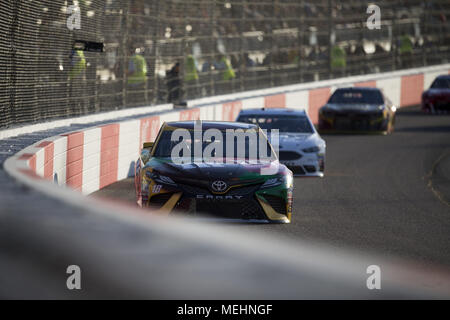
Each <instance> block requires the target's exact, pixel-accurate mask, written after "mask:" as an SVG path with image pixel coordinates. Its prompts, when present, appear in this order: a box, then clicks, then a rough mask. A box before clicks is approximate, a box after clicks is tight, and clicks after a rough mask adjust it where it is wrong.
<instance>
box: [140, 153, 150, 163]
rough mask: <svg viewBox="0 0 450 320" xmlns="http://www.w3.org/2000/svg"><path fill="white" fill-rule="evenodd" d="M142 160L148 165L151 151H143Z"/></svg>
mask: <svg viewBox="0 0 450 320" xmlns="http://www.w3.org/2000/svg"><path fill="white" fill-rule="evenodd" d="M141 160H142V162H143V163H144V164H146V163H147V162H148V160H150V151H149V150H148V149H142V151H141Z"/></svg>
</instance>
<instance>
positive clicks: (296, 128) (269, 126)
mask: <svg viewBox="0 0 450 320" xmlns="http://www.w3.org/2000/svg"><path fill="white" fill-rule="evenodd" d="M237 121H238V122H246V123H253V124H257V125H259V127H260V128H261V129H266V130H273V129H278V130H279V131H280V132H295V133H314V130H313V128H312V126H311V123H310V122H309V120H308V118H307V117H306V116H298V115H243V116H240V117H239V118H238V120H237Z"/></svg>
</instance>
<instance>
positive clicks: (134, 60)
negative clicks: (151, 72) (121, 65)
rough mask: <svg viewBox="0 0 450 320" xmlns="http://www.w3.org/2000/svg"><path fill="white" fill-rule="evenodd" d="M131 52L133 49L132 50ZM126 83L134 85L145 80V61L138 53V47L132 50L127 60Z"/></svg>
mask: <svg viewBox="0 0 450 320" xmlns="http://www.w3.org/2000/svg"><path fill="white" fill-rule="evenodd" d="M132 52H133V51H132ZM127 75H128V84H129V85H132V86H135V85H139V84H145V83H146V82H147V62H146V61H145V59H144V57H143V56H142V55H141V54H140V49H136V50H135V51H134V55H133V56H131V58H130V60H129V62H128V71H127Z"/></svg>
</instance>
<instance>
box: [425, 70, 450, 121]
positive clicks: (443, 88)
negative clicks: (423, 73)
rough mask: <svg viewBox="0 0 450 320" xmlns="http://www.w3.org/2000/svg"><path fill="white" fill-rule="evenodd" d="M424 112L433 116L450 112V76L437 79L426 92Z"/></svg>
mask: <svg viewBox="0 0 450 320" xmlns="http://www.w3.org/2000/svg"><path fill="white" fill-rule="evenodd" d="M422 110H423V111H424V112H427V113H432V114H435V113H448V112H450V75H441V76H438V77H436V79H434V81H433V83H432V84H431V86H430V88H429V89H428V90H426V91H424V93H423V94H422Z"/></svg>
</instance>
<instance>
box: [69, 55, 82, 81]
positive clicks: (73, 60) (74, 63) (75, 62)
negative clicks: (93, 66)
mask: <svg viewBox="0 0 450 320" xmlns="http://www.w3.org/2000/svg"><path fill="white" fill-rule="evenodd" d="M70 64H71V67H70V71H69V80H73V79H75V78H77V77H78V76H80V75H81V74H83V73H84V71H85V70H86V58H85V57H84V52H83V51H81V50H72V53H71V54H70Z"/></svg>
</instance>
